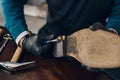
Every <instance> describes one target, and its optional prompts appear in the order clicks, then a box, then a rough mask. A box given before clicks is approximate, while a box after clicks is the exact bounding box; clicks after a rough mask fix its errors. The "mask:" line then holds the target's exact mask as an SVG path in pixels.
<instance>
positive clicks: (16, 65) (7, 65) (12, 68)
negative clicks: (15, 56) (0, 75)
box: [0, 61, 35, 71]
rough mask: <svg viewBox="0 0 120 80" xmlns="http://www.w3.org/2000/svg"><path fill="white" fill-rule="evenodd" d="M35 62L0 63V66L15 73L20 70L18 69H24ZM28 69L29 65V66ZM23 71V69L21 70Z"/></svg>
mask: <svg viewBox="0 0 120 80" xmlns="http://www.w3.org/2000/svg"><path fill="white" fill-rule="evenodd" d="M34 63H35V61H30V62H24V63H14V62H0V65H1V66H2V67H3V68H4V69H6V70H7V71H17V70H18V69H19V70H20V69H21V68H20V67H24V68H25V66H26V65H29V64H33V65H34ZM29 67H30V65H29ZM22 69H23V68H22Z"/></svg>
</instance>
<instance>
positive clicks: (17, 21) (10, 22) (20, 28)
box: [1, 0, 28, 40]
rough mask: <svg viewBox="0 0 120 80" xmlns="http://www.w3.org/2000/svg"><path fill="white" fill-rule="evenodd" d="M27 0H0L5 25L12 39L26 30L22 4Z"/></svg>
mask: <svg viewBox="0 0 120 80" xmlns="http://www.w3.org/2000/svg"><path fill="white" fill-rule="evenodd" d="M25 3H27V0H1V8H2V14H3V18H4V22H5V27H7V29H8V30H9V32H10V33H11V35H12V37H13V39H14V40H16V38H17V37H18V36H19V35H20V34H21V33H22V32H24V31H28V28H27V24H26V21H25V17H24V4H25Z"/></svg>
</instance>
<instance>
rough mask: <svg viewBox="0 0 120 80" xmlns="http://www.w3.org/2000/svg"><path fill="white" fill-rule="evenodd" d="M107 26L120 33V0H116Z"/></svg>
mask: <svg viewBox="0 0 120 80" xmlns="http://www.w3.org/2000/svg"><path fill="white" fill-rule="evenodd" d="M114 1H115V2H114V3H113V6H112V9H111V12H110V15H109V16H108V21H107V24H106V27H107V28H108V29H113V30H115V31H117V33H118V34H119V35H120V0H114Z"/></svg>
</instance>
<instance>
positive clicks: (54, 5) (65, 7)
mask: <svg viewBox="0 0 120 80" xmlns="http://www.w3.org/2000/svg"><path fill="white" fill-rule="evenodd" d="M27 1H28V0H1V8H2V13H3V17H4V21H5V26H6V27H7V29H8V30H9V32H10V33H11V35H12V37H13V39H14V40H15V42H16V43H17V45H18V46H21V47H22V48H23V49H25V50H26V51H28V52H30V53H32V54H34V55H44V54H46V53H47V52H52V51H53V46H54V43H48V44H46V43H45V41H49V40H52V39H55V38H56V37H57V36H59V35H70V34H72V33H74V32H75V31H78V30H80V29H83V28H88V26H90V25H92V24H93V23H95V22H101V23H102V24H103V25H104V26H105V27H106V28H107V29H108V30H113V31H115V32H116V33H117V34H118V35H119V34H120V0H92V1H91V0H46V2H47V4H48V16H47V20H46V24H45V25H44V26H43V27H42V28H41V29H40V30H39V31H38V33H37V34H31V32H30V31H29V30H28V27H27V24H26V21H25V17H24V5H25V4H26V3H27ZM104 71H105V72H106V73H108V74H109V75H110V76H111V77H112V78H113V79H114V80H120V76H119V75H120V70H119V69H110V70H106V69H105V70H104Z"/></svg>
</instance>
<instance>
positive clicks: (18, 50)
mask: <svg viewBox="0 0 120 80" xmlns="http://www.w3.org/2000/svg"><path fill="white" fill-rule="evenodd" d="M21 54H22V48H21V47H19V46H18V47H17V49H16V51H15V53H14V55H13V57H12V59H11V62H17V61H18V59H19V57H20V55H21Z"/></svg>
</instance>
